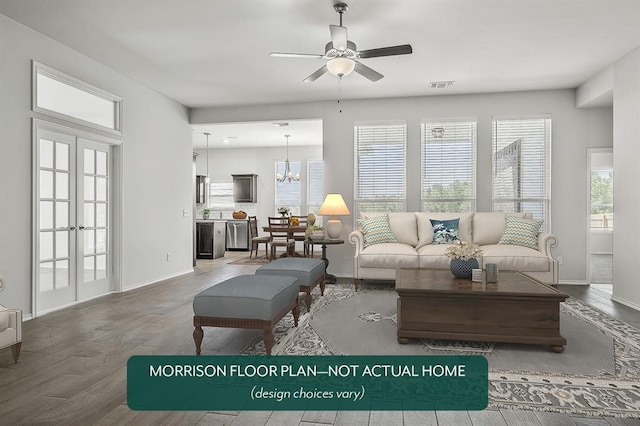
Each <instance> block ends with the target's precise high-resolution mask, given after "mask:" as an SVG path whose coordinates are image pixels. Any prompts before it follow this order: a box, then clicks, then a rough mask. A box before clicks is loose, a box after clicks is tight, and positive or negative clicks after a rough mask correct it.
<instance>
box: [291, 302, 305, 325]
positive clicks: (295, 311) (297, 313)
mask: <svg viewBox="0 0 640 426" xmlns="http://www.w3.org/2000/svg"><path fill="white" fill-rule="evenodd" d="M308 307H309V305H307V308H308ZM291 313H292V314H293V325H294V326H295V327H297V326H298V318H300V304H299V303H298V299H296V306H294V307H293V311H291Z"/></svg>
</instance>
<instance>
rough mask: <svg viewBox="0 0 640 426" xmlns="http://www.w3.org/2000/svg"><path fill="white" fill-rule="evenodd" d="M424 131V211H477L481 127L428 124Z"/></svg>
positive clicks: (456, 123) (458, 122) (468, 123)
mask: <svg viewBox="0 0 640 426" xmlns="http://www.w3.org/2000/svg"><path fill="white" fill-rule="evenodd" d="M421 127H422V162H421V163H422V169H421V177H422V211H431V212H465V211H475V208H476V144H477V123H476V122H475V121H466V120H447V121H424V122H423V123H422V126H421Z"/></svg>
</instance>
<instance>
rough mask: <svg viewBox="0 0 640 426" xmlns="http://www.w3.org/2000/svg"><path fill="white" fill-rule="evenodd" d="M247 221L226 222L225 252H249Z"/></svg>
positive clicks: (233, 220)
mask: <svg viewBox="0 0 640 426" xmlns="http://www.w3.org/2000/svg"><path fill="white" fill-rule="evenodd" d="M249 235H250V232H249V221H248V220H247V219H231V220H227V250H249Z"/></svg>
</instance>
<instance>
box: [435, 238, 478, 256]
mask: <svg viewBox="0 0 640 426" xmlns="http://www.w3.org/2000/svg"><path fill="white" fill-rule="evenodd" d="M444 254H446V255H447V256H449V257H450V258H452V259H460V260H471V259H477V258H478V257H480V256H482V248H481V247H480V246H479V245H477V244H469V243H466V242H464V241H459V242H457V243H456V244H453V245H451V246H449V247H447V249H446V250H445V252H444Z"/></svg>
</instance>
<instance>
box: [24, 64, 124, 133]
mask: <svg viewBox="0 0 640 426" xmlns="http://www.w3.org/2000/svg"><path fill="white" fill-rule="evenodd" d="M38 75H43V76H45V77H48V78H50V79H52V80H55V81H57V82H59V83H62V84H65V85H67V86H69V87H71V88H74V89H77V90H80V91H82V92H85V93H87V94H89V95H93V96H95V97H98V98H101V99H103V100H106V101H109V102H111V103H113V107H114V111H113V114H114V117H113V119H114V123H113V128H111V127H107V126H103V125H100V124H98V123H94V122H91V121H87V120H83V119H81V118H78V117H74V116H72V115H67V114H64V113H61V112H57V111H54V110H50V109H48V108H45V107H41V106H38ZM31 82H32V83H31V84H32V90H31V109H32V110H33V111H34V112H38V113H41V114H45V115H48V116H50V117H55V118H58V119H61V120H65V121H70V122H72V123H75V124H79V125H82V126H85V127H89V128H91V129H96V130H101V131H103V132H107V133H111V134H115V135H119V136H122V134H123V132H122V117H123V113H122V109H123V99H122V98H121V97H119V96H116V95H114V94H112V93H109V92H107V91H105V90H102V89H100V88H99V87H96V86H94V85H92V84H89V83H87V82H85V81H83V80H80V79H78V78H76V77H73V76H71V75H69V74H66V73H64V72H62V71H59V70H57V69H55V68H52V67H49V66H47V65H44V64H42V63H40V62H37V61H32V66H31Z"/></svg>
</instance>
